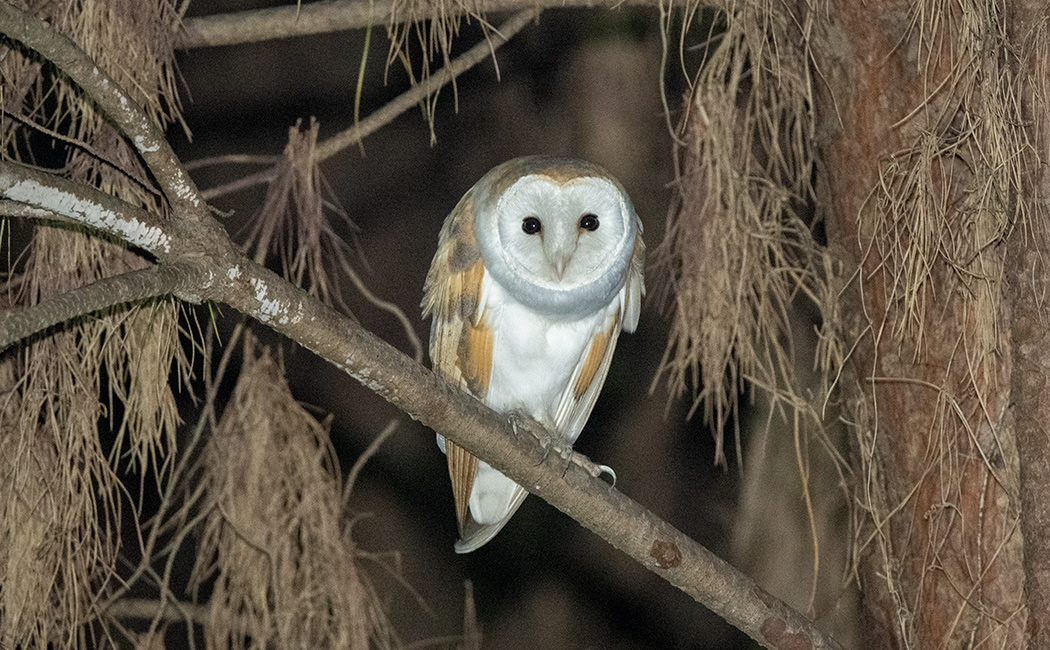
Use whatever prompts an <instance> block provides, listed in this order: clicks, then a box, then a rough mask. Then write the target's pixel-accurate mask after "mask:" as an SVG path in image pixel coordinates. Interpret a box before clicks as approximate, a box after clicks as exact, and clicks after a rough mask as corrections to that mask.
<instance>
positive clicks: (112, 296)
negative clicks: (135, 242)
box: [0, 264, 202, 352]
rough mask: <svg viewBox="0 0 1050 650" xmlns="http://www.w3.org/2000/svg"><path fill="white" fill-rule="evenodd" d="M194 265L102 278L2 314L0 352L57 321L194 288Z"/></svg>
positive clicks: (196, 279) (197, 280)
mask: <svg viewBox="0 0 1050 650" xmlns="http://www.w3.org/2000/svg"><path fill="white" fill-rule="evenodd" d="M195 271H196V269H194V268H193V267H186V266H182V265H174V264H171V265H169V264H164V265H160V266H151V267H149V268H147V269H141V270H138V271H129V272H127V273H122V274H120V275H117V276H113V277H109V278H103V279H101V280H97V281H95V282H92V283H91V284H88V285H85V286H83V287H79V288H77V289H74V290H72V291H67V292H66V293H63V294H59V295H57V296H55V297H54V298H51V299H49V300H46V301H44V302H41V303H39V304H36V305H32V306H30V307H25V308H23V309H19V310H16V311H13V312H11V313H7V314H2V317H0V352H2V351H3V350H6V349H7V348H8V346H10V345H12V344H14V343H17V342H18V341H21V340H23V339H25V338H27V337H30V336H32V335H34V334H37V333H39V332H43V331H45V330H47V329H48V328H50V327H53V326H55V325H58V324H61V323H66V322H69V321H71V320H74V319H76V318H80V317H83V316H87V315H89V314H94V313H95V312H99V311H101V310H103V309H108V308H111V307H115V306H117V305H123V304H129V303H135V302H139V301H142V300H148V299H149V298H156V297H157V296H164V295H169V294H178V293H182V291H181V289H182V288H186V289H187V290H190V291H193V290H196V289H197V287H198V286H200V283H201V280H202V278H201V277H200V276H199V275H198V274H197V273H196V272H195Z"/></svg>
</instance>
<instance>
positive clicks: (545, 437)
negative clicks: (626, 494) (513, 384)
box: [507, 411, 616, 486]
mask: <svg viewBox="0 0 1050 650" xmlns="http://www.w3.org/2000/svg"><path fill="white" fill-rule="evenodd" d="M507 419H509V420H510V426H511V428H512V429H514V435H518V433H519V430H518V425H519V424H520V423H522V422H524V421H525V420H531V421H532V422H534V423H535V424H536V426H534V427H525V429H526V430H527V431H530V432H532V433H533V437H535V438H536V439H537V440H538V441H539V443H540V446H541V447H543V460H546V459H547V456H548V455H549V454H551V453H552V452H553V453H555V454H558V456H559V457H561V459H562V460H564V461H565V462H566V463H572V464H574V465H576V466H577V467H579V468H581V469H582V470H583V471H585V472H587V473H588V474H590V475H591V477H592V478H598V477H599V476H601V475H602V474H608V475H609V476H611V477H612V484H613V486H615V485H616V472H614V471H613V468H611V467H609V466H608V465H599V464H598V463H595V462H594V461H592V460H591V459H590V458H587V457H586V456H584V455H583V454H581V453H579V452H577V451H573V449H572V445H570V444H568V443H566V442H565V441H563V440H561V439H559V438H557V437H556V436H552V435H551V434H550V433H549V432H547V429H546V428H545V427H544V426H543V425H541V424H540V423H539V422H536V420H535V419H533V418H532V417H531V416H529V414H527V413H520V412H516V411H511V412H510V413H509V414H508V415H507ZM536 431H542V432H543V433H542V434H540V435H537V434H536V433H535V432H536Z"/></svg>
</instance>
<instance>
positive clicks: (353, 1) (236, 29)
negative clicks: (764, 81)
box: [175, 0, 660, 49]
mask: <svg viewBox="0 0 1050 650" xmlns="http://www.w3.org/2000/svg"><path fill="white" fill-rule="evenodd" d="M623 4H626V3H625V2H623V0H545V1H540V0H486V2H485V3H484V6H483V7H477V8H476V10H480V11H485V12H486V13H488V12H492V13H495V12H501V11H521V10H523V9H529V10H536V9H543V8H547V7H608V8H610V9H612V8H616V7H619V6H621V5H623ZM629 4H632V5H644V6H651V7H656V6H658V5H659V4H660V0H631V2H630V3H629ZM425 7H426V8H425V9H424V8H419V9H417V10H416V11H415V12H414V13H409V12H401V13H397V14H396V15H395V12H394V10H395V2H394V0H376V2H373V3H369V2H368V1H367V0H329V1H328V2H311V3H309V4H303V5H288V6H284V7H273V8H271V9H255V10H251V11H238V12H234V13H228V14H215V15H212V16H199V17H195V18H187V19H185V20H184V21H182V30H181V31H180V32H179V36H178V38H177V40H176V41H175V47H176V48H178V49H192V48H197V47H213V46H217V45H240V44H244V43H258V42H261V41H268V40H274V39H281V38H292V37H295V36H309V35H312V34H326V33H330V32H338V31H346V30H351V29H363V28H365V27H368V26H369V25H373V26H374V25H387V24H390V23H392V22H396V23H408V22H416V21H422V20H429V19H431V18H433V11H434V9H432V7H431V5H426V6H425ZM464 7H465V5H464V6H457V5H455V4H453V3H449V6H448V7H445V8H444V10H445V11H446V12H447V13H443V14H442V15H455V14H457V13H459V14H460V15H462V14H465V13H467V12H466V10H465V8H464Z"/></svg>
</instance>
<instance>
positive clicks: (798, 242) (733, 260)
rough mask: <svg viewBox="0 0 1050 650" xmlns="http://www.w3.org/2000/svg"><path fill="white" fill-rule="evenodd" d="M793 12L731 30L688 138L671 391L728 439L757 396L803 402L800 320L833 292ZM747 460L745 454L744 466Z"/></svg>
mask: <svg viewBox="0 0 1050 650" xmlns="http://www.w3.org/2000/svg"><path fill="white" fill-rule="evenodd" d="M793 28H794V27H793V24H792V23H790V21H789V19H788V17H787V16H786V15H784V14H783V12H782V11H781V8H780V7H779V5H775V4H774V3H772V2H748V3H742V4H741V6H740V7H739V8H738V9H737V10H736V11H735V12H734V13H733V14H732V15H730V16H728V17H727V20H726V28H725V32H724V33H722V34H720V35H718V37H717V40H718V41H719V42H718V44H717V45H712V46H711V47H712V50H711V51H710V53H709V55H708V58H707V61H706V62H705V64H704V66H703V68H702V70H701V72H700V74H699V76H698V78H697V79H696V81H695V83H694V85H693V89H692V94H691V96H690V98H689V100H688V103H687V112H686V115H685V117H684V119H683V121H682V126H681V128H680V138H681V150H680V153H679V155H680V157H681V161H682V162H681V166H680V173H679V178H678V188H679V193H678V197H677V203H676V205H675V206H673V207H672V211H671V214H670V216H669V220H668V229H667V236H666V237H665V239H664V242H663V243H662V244H661V245H660V247H659V248H658V249H657V251H656V259H657V265H658V266H659V267H660V269H661V270H662V271H663V272H664V273H666V274H667V275H669V276H670V282H669V283H667V285H666V286H667V287H668V290H669V294H668V296H666V298H665V300H666V301H667V303H668V304H669V305H670V311H671V332H670V336H669V342H668V346H667V350H666V352H665V354H664V358H663V362H662V364H661V366H660V370H659V374H658V377H657V379H660V378H661V377H662V378H665V379H666V381H667V383H668V386H669V388H670V389H671V392H672V394H674V395H685V394H689V395H691V397H692V400H693V406H692V411H691V412H690V414H692V412H693V411H695V410H696V409H698V408H700V406H701V405H702V406H703V409H704V418H705V420H706V421H707V422H709V423H711V424H712V425H713V426H714V427H715V430H716V433H717V435H716V440H717V444H718V448H717V460H718V461H719V462H724V456H723V451H722V432H723V427H724V426H725V423H726V422H727V420H728V419H729V418H730V417H731V416H732V415H733V413H734V412H735V409H736V408H737V402H738V398H739V396H740V394H741V391H742V389H743V388H744V386H745V385H751V386H754V387H756V388H758V389H760V390H764V391H768V392H769V393H770V394H771V395H773V396H774V397H775V398H776V399H777V401H778V402H779V403H780V404H781V406H783V405H784V404H790V405H791V406H792V407H793V408H807V406H806V405H807V404H808V401H807V398H803V397H800V396H799V395H797V394H796V392H795V386H796V382H795V381H794V377H793V370H792V367H793V363H794V362H793V360H792V354H793V351H792V344H791V338H790V323H789V311H790V310H791V305H792V303H793V301H795V300H796V299H797V298H799V297H803V296H808V297H809V298H810V299H811V300H814V301H819V300H820V298H821V297H822V296H823V295H824V294H825V289H824V287H823V284H822V282H823V281H822V279H821V278H822V275H821V273H820V272H821V271H822V270H823V269H822V268H821V266H820V264H821V261H820V255H819V253H818V251H817V247H816V245H815V244H814V242H813V239H812V236H811V233H810V227H809V225H808V224H806V223H805V222H804V221H803V220H802V218H801V217H800V215H799V213H798V209H799V208H800V206H803V205H805V204H806V203H807V202H808V201H809V198H810V179H811V175H812V169H813V158H812V155H813V154H812V151H811V140H812V135H813V126H812V121H811V116H810V111H809V106H810V102H809V91H810V86H809V84H810V80H809V78H808V76H807V72H806V67H805V66H804V65H803V63H802V62H803V61H804V53H802V52H800V51H798V49H797V47H796V46H794V45H793V43H796V42H797V41H798V36H797V34H796V33H794V32H793V31H792V30H793ZM738 457H739V455H738Z"/></svg>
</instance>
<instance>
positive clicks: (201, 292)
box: [0, 163, 840, 648]
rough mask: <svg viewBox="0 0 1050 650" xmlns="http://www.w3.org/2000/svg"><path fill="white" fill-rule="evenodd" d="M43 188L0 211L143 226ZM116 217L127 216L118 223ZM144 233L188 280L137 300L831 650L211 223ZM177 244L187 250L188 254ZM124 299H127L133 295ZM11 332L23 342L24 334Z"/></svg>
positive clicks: (64, 187)
mask: <svg viewBox="0 0 1050 650" xmlns="http://www.w3.org/2000/svg"><path fill="white" fill-rule="evenodd" d="M50 180H51V182H48V178H47V175H46V174H42V173H41V172H39V171H36V170H32V169H29V168H26V167H23V166H21V165H15V164H12V163H0V199H9V200H16V201H25V200H28V199H27V197H26V196H25V194H24V193H23V192H22V189H24V188H26V187H27V186H28V184H32V187H33V190H34V192H33V197H32V199H33V201H35V202H34V203H32V205H34V206H38V205H45V206H46V208H47V209H49V210H52V211H54V212H58V213H60V214H62V215H63V216H65V217H67V218H69V219H73V220H76V221H79V222H81V223H85V224H86V225H89V226H91V227H93V228H97V229H100V230H103V231H105V232H107V233H110V234H112V235H114V236H117V237H126V236H127V235H128V233H129V232H130V233H132V235H133V236H134V235H135V234H137V233H139V231H140V229H138V228H128V227H127V224H129V223H135V224H137V223H146V224H149V221H147V220H146V219H144V218H143V216H142V215H141V214H140V212H141V211H139V210H137V209H136V208H134V207H132V206H128V205H126V204H123V205H121V204H120V202H119V201H116V200H115V199H110V200H109V201H107V200H105V199H104V198H102V197H104V196H105V195H102V196H100V194H101V193H100V192H98V191H97V190H94V189H92V188H88V187H85V186H80V185H76V184H74V183H71V182H70V181H66V180H63V179H58V178H56V177H51V179H50ZM20 188H21V189H20ZM12 190H13V191H12ZM38 197H43V198H38ZM103 204H104V205H103ZM124 210H126V211H127V212H126V213H124V212H122V211H124ZM103 211H109V212H111V213H112V214H111V215H110V217H109V218H106V219H99V218H98V216H97V215H98V214H99V213H100V212H103ZM149 227H151V228H155V229H156V230H157V232H156V233H155V234H154V235H152V236H150V237H148V238H142V237H138V238H137V239H136V241H137V242H145V244H148V245H150V246H152V250H155V251H164V252H163V258H164V260H166V261H167V262H169V263H172V264H173V263H178V264H179V266H180V267H181V268H184V269H188V271H187V272H186V273H187V275H181V274H177V276H176V277H174V278H172V277H169V278H167V279H165V278H158V279H156V280H153V279H151V278H150V276H149V274H148V273H145V272H140V273H139V274H135V275H134V277H133V278H131V279H130V280H131V281H134V282H136V283H138V286H139V287H144V289H143V291H144V292H145V293H149V292H150V291H151V290H152V289H154V288H156V287H158V286H159V284H160V283H162V282H168V283H171V284H173V285H175V284H177V283H179V282H182V281H184V280H185V279H186V278H191V277H192V278H200V279H201V282H200V284H199V285H198V286H196V287H193V288H192V290H191V289H190V288H187V289H186V290H184V291H183V297H184V298H185V299H187V300H191V301H197V302H199V301H201V300H215V301H220V302H225V303H226V304H228V305H230V306H231V307H233V308H234V309H237V310H238V311H241V312H243V313H245V314H248V315H249V316H252V317H253V318H255V319H257V320H259V321H261V322H262V323H264V324H266V325H268V326H270V327H271V328H272V329H274V330H275V331H277V332H280V333H282V334H284V335H285V336H287V337H288V338H290V339H292V340H293V341H295V342H297V343H299V344H300V345H302V346H303V347H305V348H307V349H309V350H312V351H313V352H314V353H316V354H317V355H319V356H320V357H322V358H323V359H325V360H326V361H328V362H329V363H331V364H333V365H334V366H336V367H338V368H340V369H342V370H343V371H344V372H346V373H347V374H349V375H350V376H352V377H354V378H355V379H357V380H358V381H360V382H361V383H362V384H364V385H365V386H366V387H367V388H369V389H371V390H373V391H375V392H376V393H378V394H379V395H381V396H382V397H384V398H385V399H387V400H388V401H389V402H390V403H392V404H393V405H394V406H396V407H398V408H400V409H401V410H403V411H405V412H406V413H408V414H409V415H410V416H411V417H413V418H415V419H417V420H419V421H420V422H422V423H423V424H425V425H427V426H429V427H430V428H431V429H433V430H434V431H436V432H438V433H440V434H441V435H443V436H445V437H447V438H449V439H451V440H453V441H454V442H456V443H458V444H459V445H461V446H462V447H464V448H465V449H467V450H469V451H470V452H471V453H473V454H475V455H476V456H478V457H479V458H481V459H483V460H485V461H486V462H488V463H490V464H491V465H492V466H493V467H496V468H497V469H499V470H500V471H502V472H504V473H505V474H506V475H507V476H509V477H510V478H512V479H513V480H515V481H517V482H518V483H519V484H521V485H523V486H526V487H527V488H528V489H529V491H530V492H532V493H533V494H536V495H538V496H539V497H541V498H542V499H544V500H545V501H547V502H548V503H550V504H551V505H553V506H554V507H556V508H558V509H559V510H561V511H562V512H564V513H566V514H567V515H569V516H570V517H572V518H573V519H575V520H577V521H578V522H580V523H581V524H583V525H584V526H585V527H587V528H589V529H590V530H592V531H594V532H595V533H596V534H597V535H599V536H600V537H602V538H603V539H605V540H606V541H608V542H609V543H610V544H612V545H613V546H615V547H616V548H618V549H620V550H622V551H623V552H625V553H627V554H628V555H630V556H631V557H632V558H634V559H635V560H636V561H638V562H639V563H640V564H642V565H643V566H645V567H646V568H648V569H649V570H650V571H653V572H654V573H656V574H657V575H659V576H661V577H662V578H664V579H665V580H667V581H668V582H670V583H671V584H673V585H675V586H677V587H678V588H679V589H681V590H682V591H684V592H686V593H687V594H689V595H690V596H692V597H693V598H694V599H696V600H697V601H698V602H700V603H702V604H704V605H705V606H707V607H708V608H710V609H711V610H712V611H714V612H715V613H717V614H719V615H720V616H722V617H723V618H725V619H726V620H727V621H728V622H729V623H730V624H732V625H734V626H736V627H737V628H739V629H740V630H742V631H744V632H745V633H747V634H748V635H749V636H751V637H752V638H753V639H755V640H756V641H757V642H759V643H762V644H764V645H767V646H769V647H774V648H776V647H797V644H803V647H812V648H839V647H840V646H839V645H838V644H837V643H836V642H835V641H834V640H833V639H831V638H829V637H826V636H825V635H823V634H822V633H821V632H820V631H819V630H817V629H816V628H815V627H814V626H813V624H812V623H811V622H810V621H808V620H807V619H806V618H805V617H804V616H802V615H801V614H799V613H798V612H796V611H794V610H792V609H791V608H790V607H788V606H787V605H785V604H784V603H783V602H781V601H779V600H777V599H776V598H773V597H772V596H770V595H769V594H768V593H766V592H765V591H763V590H762V589H761V588H759V587H758V586H757V585H756V584H755V583H754V582H753V581H752V580H751V579H750V578H748V577H747V576H745V575H744V574H742V573H740V572H739V571H737V570H736V569H734V568H733V567H731V566H730V565H729V564H727V563H726V562H724V561H723V560H721V559H719V558H718V557H716V556H715V555H714V554H713V553H711V552H710V551H708V550H707V549H705V548H704V547H703V546H701V545H700V544H698V543H696V542H695V541H693V540H692V539H690V538H689V537H687V536H686V535H684V534H683V533H681V532H680V531H678V530H677V529H675V528H674V527H672V526H671V525H670V524H668V523H667V522H665V521H663V520H661V519H660V518H659V517H657V516H656V515H654V514H653V513H651V512H649V511H648V510H646V509H645V508H643V507H642V506H641V505H639V504H638V503H636V502H635V501H633V500H631V499H630V498H628V497H627V496H625V495H624V494H622V493H620V492H617V491H616V490H615V489H613V488H612V487H611V486H609V485H607V484H606V483H605V482H603V481H601V480H600V479H597V478H593V477H591V476H590V475H589V474H587V473H586V472H585V471H584V470H583V469H581V468H579V467H577V466H576V465H574V464H572V463H567V462H566V461H564V460H563V459H562V458H561V457H560V456H559V455H558V454H550V453H547V451H545V450H544V449H543V448H542V447H541V445H539V444H538V443H537V440H538V439H540V438H542V437H544V436H545V432H544V431H543V430H542V429H541V428H539V425H536V424H535V423H530V422H523V423H520V424H519V425H518V427H517V429H515V428H513V427H511V425H510V423H509V422H508V421H507V419H506V418H504V417H503V416H501V415H499V414H498V413H496V412H495V411H492V410H491V409H489V408H488V407H486V406H485V405H484V404H482V403H481V402H479V401H478V400H476V399H474V398H473V397H471V396H470V395H468V394H467V393H465V392H463V391H461V390H459V389H457V388H455V387H453V386H452V385H450V384H448V383H447V382H446V381H444V380H443V379H441V378H440V377H438V376H437V375H435V374H434V373H433V372H431V371H430V370H427V369H426V368H424V367H423V366H421V365H419V364H418V363H416V362H415V361H413V360H412V359H411V358H409V357H408V356H406V355H405V354H403V353H402V352H400V351H398V350H397V349H395V348H394V347H392V346H391V345H390V344H388V343H386V342H385V341H383V340H382V339H380V338H378V337H376V336H375V335H374V334H372V333H371V332H368V331H367V330H365V329H364V328H362V327H361V326H360V325H359V324H358V323H357V322H355V321H354V320H353V319H351V318H348V317H346V316H344V315H342V314H340V313H338V312H337V311H335V310H334V309H332V308H331V307H329V306H328V305H326V304H324V303H322V302H321V301H320V300H318V299H316V298H314V297H312V296H310V295H309V294H307V293H306V292H305V291H303V290H301V289H299V288H297V287H295V286H294V285H292V284H291V283H289V282H287V281H286V280H283V279H282V278H280V277H278V276H277V275H276V274H274V273H273V272H271V271H269V270H267V269H266V268H264V267H262V266H260V265H258V264H255V263H254V262H252V261H251V260H249V259H248V258H246V257H245V256H244V254H243V253H241V252H240V251H238V250H237V249H236V248H235V247H234V246H233V244H232V242H230V241H229V238H228V236H227V235H226V233H225V231H223V230H222V228H221V227H220V226H219V225H218V223H217V222H215V221H214V219H211V217H209V218H208V221H207V222H203V223H196V222H184V223H182V224H179V223H177V222H167V221H162V220H161V221H157V222H155V223H153V224H152V225H150V226H149ZM184 241H192V242H193V244H192V245H185V244H183V243H182V242H184ZM162 242H164V243H166V246H165V245H164V244H162ZM136 245H143V244H136ZM144 247H145V246H144ZM147 250H150V249H147ZM167 272H170V271H167V270H166V268H165V267H164V266H161V267H160V268H158V269H157V270H156V271H155V273H156V274H157V275H162V274H164V273H167ZM129 275H132V274H129ZM121 278H123V280H122V279H121ZM107 281H112V282H129V279H128V276H120V277H119V278H112V279H110V280H102V281H100V282H98V283H95V285H90V286H89V287H85V288H83V289H80V290H77V291H74V292H71V293H72V294H75V295H72V296H70V298H69V299H68V301H69V302H70V303H77V302H83V303H87V302H88V301H87V299H86V298H85V296H88V297H92V296H95V297H96V299H97V296H98V295H101V294H103V293H104V291H103V289H104V288H105V287H106V285H105V283H106V282H107ZM151 282H156V283H157V284H152V283H151ZM96 285H98V287H96ZM92 287H96V288H95V289H92ZM121 290H122V291H125V292H131V291H133V290H134V288H128V287H122V288H121ZM67 295H69V294H67ZM60 298H61V297H60ZM56 301H57V302H56ZM56 301H52V302H50V303H49V304H51V305H55V306H54V307H52V308H51V310H50V311H51V312H52V313H59V312H60V311H61V308H62V307H63V306H64V303H62V302H61V301H60V299H56ZM42 309H43V308H42ZM71 310H72V308H71V307H70V308H69V309H67V311H66V312H65V313H67V314H69V313H72V311H71ZM9 318H10V317H9ZM27 318H30V317H27ZM5 320H6V319H5ZM15 327H17V325H16V326H15ZM19 331H20V332H21V333H23V334H24V333H25V331H26V328H25V327H22V328H21V329H19ZM0 332H2V330H0ZM0 335H2V334H0Z"/></svg>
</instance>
